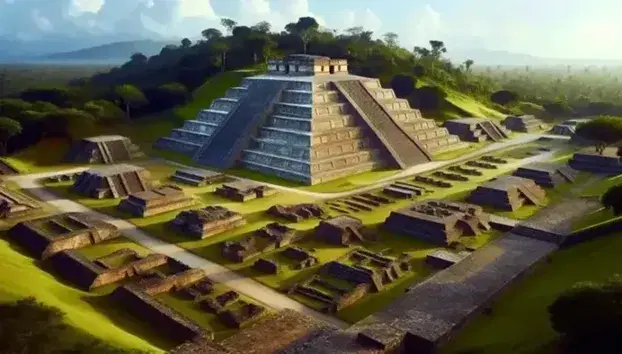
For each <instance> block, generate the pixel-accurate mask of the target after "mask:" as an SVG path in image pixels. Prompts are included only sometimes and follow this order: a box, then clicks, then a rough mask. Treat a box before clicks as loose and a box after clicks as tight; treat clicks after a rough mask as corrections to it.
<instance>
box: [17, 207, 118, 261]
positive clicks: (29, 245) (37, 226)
mask: <svg viewBox="0 0 622 354" xmlns="http://www.w3.org/2000/svg"><path fill="white" fill-rule="evenodd" d="M119 235H120V234H119V230H118V229H117V228H116V226H114V225H111V224H108V223H106V222H103V221H101V220H98V219H96V218H94V217H91V216H88V215H87V214H83V213H65V214H58V215H54V216H47V217H43V218H39V219H33V220H28V221H22V222H20V223H18V224H16V225H15V226H13V227H12V228H11V229H10V230H9V237H11V238H12V239H13V240H14V241H15V242H16V243H18V244H19V245H21V246H22V247H24V248H25V249H27V250H28V251H29V252H31V253H33V254H34V255H36V256H37V258H39V259H47V258H49V257H50V256H52V255H54V254H56V253H58V252H60V251H65V250H72V249H77V248H82V247H86V246H89V245H93V244H97V243H100V242H103V241H105V240H109V239H113V238H116V237H118V236H119Z"/></svg>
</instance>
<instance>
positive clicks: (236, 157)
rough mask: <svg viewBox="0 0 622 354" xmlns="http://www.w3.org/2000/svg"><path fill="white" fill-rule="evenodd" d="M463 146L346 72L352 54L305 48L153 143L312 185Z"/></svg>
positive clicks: (370, 82) (222, 165)
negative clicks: (330, 55)
mask: <svg viewBox="0 0 622 354" xmlns="http://www.w3.org/2000/svg"><path fill="white" fill-rule="evenodd" d="M331 62H340V63H341V64H336V65H335V64H330V63H331ZM290 63H296V64H290ZM330 67H333V68H334V69H335V70H333V71H332V72H331V71H330V69H328V71H327V70H326V68H330ZM283 68H288V69H287V70H289V71H285V70H283ZM296 68H297V69H298V70H296ZM322 68H324V69H325V70H322ZM463 146H464V143H461V142H460V139H459V138H458V137H457V136H455V135H451V134H449V133H448V131H447V129H445V128H442V127H438V126H437V124H436V122H435V121H434V120H433V119H424V118H423V117H422V116H421V112H420V111H419V110H416V109H412V108H411V107H410V105H409V103H408V101H407V100H406V99H400V98H396V96H395V93H394V92H393V90H392V89H386V88H382V87H381V85H380V81H379V80H377V79H371V78H366V77H360V76H354V75H350V74H348V72H347V61H345V60H341V59H330V58H327V57H316V56H308V55H290V56H288V57H286V58H284V59H282V60H281V61H278V62H274V63H272V64H269V69H268V73H267V74H264V75H259V76H253V77H248V78H245V79H243V80H242V83H241V85H240V86H239V87H233V88H230V89H229V90H228V91H227V93H226V96H225V97H224V98H219V99H216V100H214V101H213V102H212V104H211V106H210V108H209V109H205V110H202V111H201V112H199V114H198V115H197V117H196V119H195V120H190V121H186V122H185V123H184V125H183V126H182V127H180V128H176V129H174V130H173V131H172V132H171V134H170V136H169V137H164V138H160V139H159V140H158V141H157V142H156V147H157V148H161V149H168V150H174V151H176V152H179V153H183V154H187V155H189V156H192V157H193V159H194V160H195V161H196V162H197V163H199V164H203V165H208V166H213V167H215V168H217V169H227V168H230V167H233V166H234V165H236V164H239V165H241V166H242V167H244V168H246V169H250V170H255V171H259V172H261V173H263V174H268V175H276V176H279V177H281V178H284V179H288V180H294V181H299V182H303V183H306V184H317V183H322V182H326V181H329V180H333V179H336V178H342V177H347V176H350V175H353V174H357V173H361V172H366V171H369V170H372V169H376V168H381V167H397V168H407V167H410V166H413V165H416V164H420V163H424V162H428V161H430V160H431V156H432V154H434V153H438V152H442V151H449V150H454V149H458V148H462V147H463Z"/></svg>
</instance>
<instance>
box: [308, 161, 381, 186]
mask: <svg viewBox="0 0 622 354" xmlns="http://www.w3.org/2000/svg"><path fill="white" fill-rule="evenodd" d="M385 166H386V164H385V162H383V161H370V162H366V163H361V164H358V165H354V166H348V167H345V168H341V169H337V170H332V171H326V172H321V173H315V174H313V176H312V179H311V183H312V184H317V183H324V182H328V181H332V180H334V179H338V178H343V177H348V176H352V175H356V174H359V173H364V172H369V171H372V170H374V169H378V168H382V167H385Z"/></svg>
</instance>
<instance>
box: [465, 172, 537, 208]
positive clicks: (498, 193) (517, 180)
mask: <svg viewBox="0 0 622 354" xmlns="http://www.w3.org/2000/svg"><path fill="white" fill-rule="evenodd" d="M468 200H469V201H470V202H471V203H474V204H478V205H482V206H490V207H493V208H496V209H499V210H507V211H516V210H518V209H520V208H521V207H522V206H523V205H526V204H532V205H538V206H544V205H545V204H546V192H545V191H544V189H542V187H540V186H538V185H537V184H536V183H535V182H534V181H533V180H531V179H528V178H522V177H516V176H507V175H505V176H500V177H498V178H495V179H493V180H491V181H488V182H485V183H483V184H481V185H479V186H478V187H477V188H476V189H475V190H474V191H473V192H472V193H471V194H470V196H469V197H468Z"/></svg>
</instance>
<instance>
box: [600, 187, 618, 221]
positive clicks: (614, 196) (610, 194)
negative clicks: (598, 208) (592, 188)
mask: <svg viewBox="0 0 622 354" xmlns="http://www.w3.org/2000/svg"><path fill="white" fill-rule="evenodd" d="M601 204H602V205H603V206H604V207H605V208H610V209H611V210H612V211H613V214H614V215H620V214H622V184H618V185H617V186H613V187H611V188H609V189H608V190H607V191H606V192H605V194H603V196H602V198H601Z"/></svg>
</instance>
